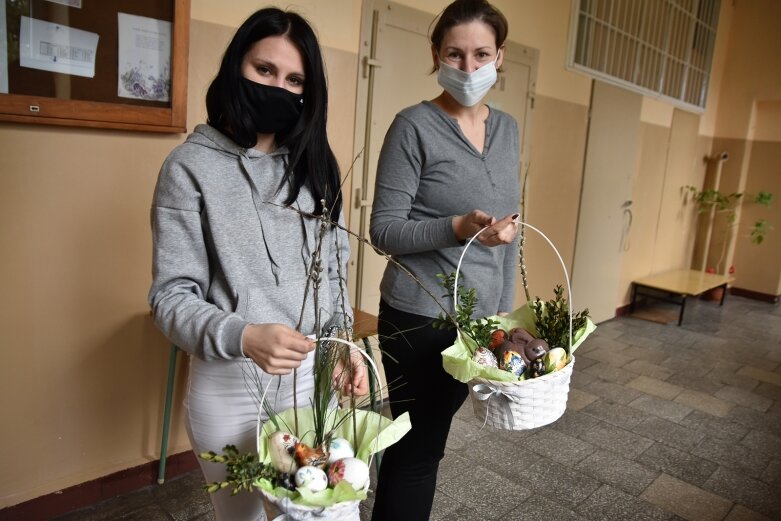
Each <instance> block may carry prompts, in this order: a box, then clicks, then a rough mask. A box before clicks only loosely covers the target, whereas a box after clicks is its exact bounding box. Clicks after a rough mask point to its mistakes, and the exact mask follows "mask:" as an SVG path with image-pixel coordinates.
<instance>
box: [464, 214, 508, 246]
mask: <svg viewBox="0 0 781 521" xmlns="http://www.w3.org/2000/svg"><path fill="white" fill-rule="evenodd" d="M518 216H519V214H517V213H516V214H512V215H507V216H505V217H503V218H502V219H500V220H498V221H497V220H496V217H493V216H491V215H488V214H487V213H485V212H483V211H482V210H472V211H471V212H469V213H468V214H465V215H458V216H456V217H454V218H453V233H455V235H456V238H457V239H458V240H459V241H465V240H467V239H468V238H470V237H473V236H475V235H478V234H479V236H478V239H477V240H478V241H480V243H481V244H483V245H484V246H499V245H500V244H510V243H511V242H513V240H514V239H515V236H516V235H517V233H518V223H517V219H518Z"/></svg>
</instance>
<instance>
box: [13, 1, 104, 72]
mask: <svg viewBox="0 0 781 521" xmlns="http://www.w3.org/2000/svg"><path fill="white" fill-rule="evenodd" d="M97 50H98V35H97V33H91V32H88V31H82V30H81V29H74V28H72V27H68V26H67V25H62V24H55V23H51V22H47V21H45V20H37V19H35V18H29V17H27V16H22V18H21V24H20V26H19V65H21V66H22V67H29V68H31V69H40V70H43V71H50V72H61V73H63V74H72V75H74V76H84V77H87V78H94V77H95V54H96V53H97Z"/></svg>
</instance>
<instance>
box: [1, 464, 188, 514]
mask: <svg viewBox="0 0 781 521" xmlns="http://www.w3.org/2000/svg"><path fill="white" fill-rule="evenodd" d="M159 463H160V462H159V460H155V461H150V462H149V463H145V464H143V465H139V466H138V467H133V468H132V469H125V470H121V471H119V472H115V473H114V474H109V475H108V476H103V477H102V478H98V479H95V480H92V481H88V482H86V483H82V484H80V485H74V486H72V487H68V488H66V489H63V490H58V491H57V492H53V493H51V494H47V495H45V496H41V497H37V498H35V499H31V500H30V501H25V502H24V503H19V504H18V505H14V506H11V507H8V508H4V509H2V510H0V521H19V520H21V519H24V520H25V521H45V520H46V519H51V518H53V517H57V516H61V515H63V514H67V513H68V512H72V511H74V510H78V509H80V508H84V507H86V506H90V505H94V504H95V503H99V502H101V501H103V500H106V499H110V498H112V497H115V496H119V495H122V494H127V493H128V492H133V491H135V490H138V489H140V488H143V487H146V486H149V485H154V484H155V483H157V470H158V465H159ZM196 468H198V460H197V458H196V457H195V454H194V453H193V452H192V451H187V452H182V453H179V454H173V455H171V456H168V460H167V463H166V466H165V475H166V479H171V478H174V477H176V476H180V475H182V474H185V473H187V472H190V471H192V470H195V469H196Z"/></svg>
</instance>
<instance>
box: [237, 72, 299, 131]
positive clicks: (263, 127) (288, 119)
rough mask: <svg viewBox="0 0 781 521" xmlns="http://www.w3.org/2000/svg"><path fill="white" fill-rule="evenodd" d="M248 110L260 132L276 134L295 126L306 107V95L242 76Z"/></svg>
mask: <svg viewBox="0 0 781 521" xmlns="http://www.w3.org/2000/svg"><path fill="white" fill-rule="evenodd" d="M240 85H241V89H242V93H243V94H244V97H245V98H246V99H247V101H249V106H248V107H247V112H248V113H249V115H250V117H251V118H252V122H253V123H254V124H255V130H256V131H257V132H258V133H260V134H276V133H277V132H285V131H287V130H290V129H291V128H293V125H295V124H296V122H297V121H298V117H299V116H300V115H301V111H302V110H303V109H304V96H302V95H300V94H295V93H293V92H290V91H289V90H287V89H282V88H279V87H271V86H269V85H263V84H262V83H257V82H254V81H252V80H249V79H247V78H245V77H244V76H242V77H241V81H240Z"/></svg>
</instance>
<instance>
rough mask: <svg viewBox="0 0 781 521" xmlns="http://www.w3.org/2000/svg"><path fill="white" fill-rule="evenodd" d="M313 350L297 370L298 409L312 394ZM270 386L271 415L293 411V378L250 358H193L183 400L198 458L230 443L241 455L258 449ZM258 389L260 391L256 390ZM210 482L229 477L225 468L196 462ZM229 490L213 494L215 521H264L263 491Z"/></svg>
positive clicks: (306, 404) (306, 403)
mask: <svg viewBox="0 0 781 521" xmlns="http://www.w3.org/2000/svg"><path fill="white" fill-rule="evenodd" d="M313 360H314V351H313V352H311V353H310V354H309V357H308V358H307V359H306V360H305V361H304V362H303V363H302V365H301V367H299V369H298V376H297V387H296V391H297V394H298V406H299V407H307V406H309V404H310V399H311V397H312V394H313V390H314V379H313V377H312V363H313ZM269 381H270V382H271V385H270V386H269V388H268V394H267V395H266V403H267V404H268V405H269V406H270V407H271V409H272V410H273V411H276V412H282V411H284V410H286V409H289V408H291V407H293V375H292V373H291V374H290V375H286V376H281V377H280V376H270V375H268V374H266V373H264V372H263V371H262V370H261V369H260V368H259V367H258V366H256V365H255V364H254V363H253V362H252V361H251V360H249V359H246V360H231V361H211V362H204V361H203V360H200V359H198V358H196V357H190V377H189V384H188V389H187V397H186V398H185V403H184V405H185V410H186V413H187V414H186V426H187V434H188V435H189V437H190V443H191V444H192V447H193V451H194V452H195V454H196V455H198V454H200V453H202V452H207V451H210V450H211V451H214V452H216V453H218V454H219V453H220V452H222V449H223V447H225V446H226V445H229V444H230V445H235V446H236V447H237V448H238V449H239V452H249V451H254V450H257V440H256V438H255V435H256V432H257V431H256V429H257V422H258V414H259V413H260V417H261V421H265V420H267V419H268V416H267V415H266V412H265V411H264V410H263V409H262V408H259V400H260V397H261V395H262V393H263V390H264V389H265V388H266V385H267V384H268V383H269ZM258 387H260V388H258ZM198 461H199V463H200V465H201V470H202V471H203V475H204V477H205V478H206V482H207V483H212V482H214V481H222V480H224V479H225V475H226V468H225V465H223V464H221V463H212V462H208V461H204V460H202V459H200V458H199V459H198ZM231 490H232V488H231V487H227V488H224V489H222V490H220V491H219V492H216V493H214V494H209V495H210V497H211V501H212V504H213V505H214V512H215V516H216V519H217V521H266V514H265V512H264V509H263V502H262V500H261V495H260V493H259V492H257V491H254V492H252V493H249V492H241V493H239V494H237V495H235V496H231V495H230V493H231Z"/></svg>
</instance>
